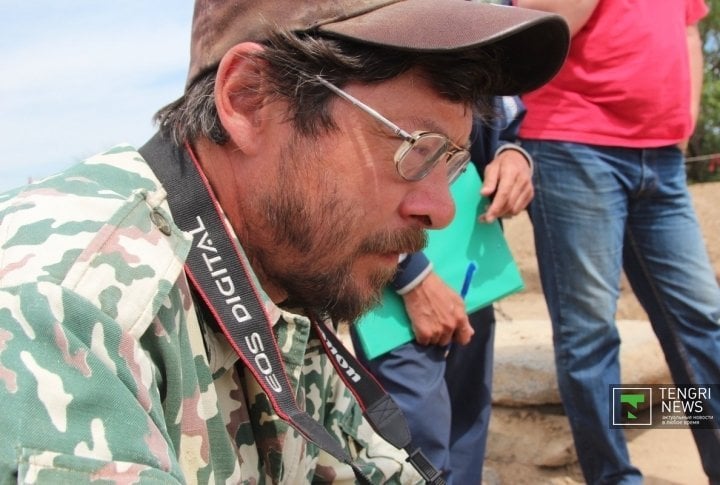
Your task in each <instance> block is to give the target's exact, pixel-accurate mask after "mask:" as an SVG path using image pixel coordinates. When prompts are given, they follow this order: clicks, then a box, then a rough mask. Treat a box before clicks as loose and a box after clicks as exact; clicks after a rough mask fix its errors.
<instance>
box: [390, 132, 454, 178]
mask: <svg viewBox="0 0 720 485" xmlns="http://www.w3.org/2000/svg"><path fill="white" fill-rule="evenodd" d="M407 145H410V146H409V147H407ZM446 150H447V140H446V139H445V137H444V136H442V135H439V134H435V133H422V134H420V135H418V136H417V138H415V142H414V143H412V144H411V142H408V141H406V142H405V143H403V146H401V147H400V149H399V150H398V158H397V170H398V173H400V176H402V177H403V178H404V179H405V180H413V181H417V180H421V179H422V178H423V177H425V176H426V175H427V174H428V173H430V171H431V170H432V169H433V167H435V164H436V163H437V161H438V160H439V159H440V157H442V155H443V154H445V152H446Z"/></svg>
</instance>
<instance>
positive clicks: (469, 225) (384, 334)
mask: <svg viewBox="0 0 720 485" xmlns="http://www.w3.org/2000/svg"><path fill="white" fill-rule="evenodd" d="M481 185H482V184H481V182H480V177H479V175H478V173H477V171H476V170H475V167H474V165H472V164H471V165H469V166H468V170H467V171H466V172H465V173H464V174H463V175H462V176H461V177H460V178H459V179H458V180H457V181H456V182H455V183H454V184H453V185H452V187H451V192H452V195H453V199H454V200H455V205H456V207H457V212H456V215H455V219H454V220H453V222H452V223H451V224H450V225H449V226H448V227H446V228H445V229H442V230H439V231H429V233H428V235H429V237H428V247H427V248H426V249H425V254H426V255H427V256H428V258H429V259H430V261H432V262H433V266H434V269H435V272H436V273H437V274H438V275H439V276H440V277H441V278H442V279H443V280H444V281H445V282H446V283H447V284H448V285H449V286H451V287H452V288H453V289H454V290H455V291H457V292H458V293H461V294H463V293H465V294H464V295H463V296H464V299H465V308H466V310H467V312H468V313H472V312H474V311H476V310H479V309H480V308H483V307H485V306H487V305H489V304H491V303H493V302H495V301H497V300H499V299H501V298H503V297H505V296H508V295H510V294H512V293H515V292H517V291H520V290H522V289H523V288H524V283H523V280H522V277H521V275H520V271H519V269H518V267H517V265H516V264H515V260H514V259H513V257H512V254H511V253H510V249H509V247H508V245H507V242H506V241H505V236H504V235H503V232H502V227H501V226H500V223H499V221H494V222H492V223H479V222H477V219H478V217H479V215H480V214H482V213H483V212H485V207H486V206H487V204H488V200H487V199H486V198H484V197H482V196H481V195H480V188H481ZM472 263H475V264H476V269H475V270H473V271H472V273H471V274H470V278H466V276H467V274H468V269H469V267H470V265H471V264H472ZM356 325H357V335H358V338H359V341H360V343H361V345H362V347H363V350H364V352H365V355H366V356H367V357H368V358H369V359H372V358H375V357H377V356H379V355H382V354H384V353H386V352H389V351H390V350H392V349H394V348H396V347H399V346H400V345H403V344H405V343H407V342H410V341H411V340H413V339H414V338H415V335H414V334H413V331H412V325H411V323H410V320H409V318H408V316H407V313H406V312H405V305H404V303H403V300H402V298H401V297H400V296H399V295H397V294H396V293H395V292H394V291H393V290H392V289H390V288H386V289H385V290H383V296H382V302H381V304H380V305H379V306H377V307H376V308H375V309H373V310H372V311H371V312H369V313H368V314H366V315H365V316H363V317H362V318H361V319H360V320H359V321H358V322H357V323H356Z"/></svg>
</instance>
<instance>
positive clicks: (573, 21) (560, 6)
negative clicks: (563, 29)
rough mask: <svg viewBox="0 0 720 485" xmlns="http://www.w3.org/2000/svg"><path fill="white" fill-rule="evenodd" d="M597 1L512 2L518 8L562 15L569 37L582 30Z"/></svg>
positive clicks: (521, 0)
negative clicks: (567, 26)
mask: <svg viewBox="0 0 720 485" xmlns="http://www.w3.org/2000/svg"><path fill="white" fill-rule="evenodd" d="M598 1H599V0H514V2H513V3H514V4H515V5H516V6H518V7H524V8H533V9H535V10H543V11H545V12H553V13H556V14H559V15H562V16H563V17H564V18H565V20H566V21H567V23H568V25H569V26H570V35H571V36H573V35H575V34H576V33H577V32H578V31H579V30H580V29H582V28H583V26H584V25H585V22H587V21H588V19H589V18H590V16H591V15H592V13H593V11H594V10H595V7H597V4H598Z"/></svg>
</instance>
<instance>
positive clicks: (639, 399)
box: [620, 393, 645, 420]
mask: <svg viewBox="0 0 720 485" xmlns="http://www.w3.org/2000/svg"><path fill="white" fill-rule="evenodd" d="M620 402H621V403H623V404H629V405H630V406H632V408H633V409H635V410H637V408H638V406H639V405H640V404H642V403H644V402H645V394H634V393H633V394H620ZM626 418H627V419H629V420H634V419H637V416H636V415H635V414H633V413H632V412H631V411H630V410H627V416H626Z"/></svg>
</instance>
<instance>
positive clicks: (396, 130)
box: [315, 76, 470, 183]
mask: <svg viewBox="0 0 720 485" xmlns="http://www.w3.org/2000/svg"><path fill="white" fill-rule="evenodd" d="M315 78H316V79H317V80H318V81H319V82H320V83H321V84H322V85H323V86H325V87H326V88H328V89H329V90H330V91H332V92H333V93H335V94H337V95H338V96H340V97H341V98H343V99H344V100H345V101H347V102H349V103H350V104H352V105H353V106H355V107H357V108H359V109H360V110H362V111H364V112H365V113H367V114H368V115H370V116H371V117H372V118H373V119H375V120H376V121H378V122H380V123H381V124H383V125H384V126H385V127H387V128H388V129H389V130H390V131H392V132H393V134H394V135H395V136H397V137H399V138H402V140H403V143H402V145H400V147H399V148H398V149H397V151H396V152H395V169H396V170H397V172H398V174H399V175H400V176H401V177H402V178H403V179H405V180H408V181H411V182H415V181H418V180H422V179H423V178H425V176H427V174H429V173H430V172H431V171H432V169H433V168H435V166H436V165H437V164H438V162H439V161H440V160H441V159H442V158H443V157H445V165H446V171H447V178H448V183H453V182H454V181H455V180H456V179H457V178H458V177H459V176H460V174H461V173H462V172H463V171H465V168H466V167H467V164H468V163H469V162H470V152H469V151H468V150H467V149H465V148H462V147H459V146H457V145H456V144H455V143H453V141H452V140H450V139H448V137H446V136H445V135H441V134H440V133H433V132H430V131H415V132H413V133H408V132H407V131H405V130H403V129H402V128H400V127H399V126H398V125H396V124H395V123H393V122H392V121H390V120H388V119H387V118H385V117H384V116H383V115H381V114H380V113H378V112H377V111H376V110H374V109H373V108H371V107H370V106H368V105H366V104H365V103H363V102H362V101H360V100H359V99H357V98H355V97H354V96H352V95H351V94H349V93H347V92H345V91H343V90H342V89H340V88H339V87H337V86H335V85H334V84H332V83H331V82H329V81H327V80H326V79H324V78H323V77H322V76H315Z"/></svg>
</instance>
